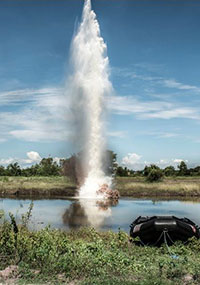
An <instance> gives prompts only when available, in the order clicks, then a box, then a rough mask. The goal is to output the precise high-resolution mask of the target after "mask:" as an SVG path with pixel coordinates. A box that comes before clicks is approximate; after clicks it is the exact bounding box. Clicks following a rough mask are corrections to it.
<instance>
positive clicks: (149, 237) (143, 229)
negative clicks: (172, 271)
mask: <svg viewBox="0 0 200 285" xmlns="http://www.w3.org/2000/svg"><path fill="white" fill-rule="evenodd" d="M130 228H131V229H130V236H131V237H132V238H133V239H135V238H136V237H139V239H140V242H141V244H142V245H157V246H160V245H161V244H162V243H163V242H164V236H166V237H167V243H168V245H172V244H173V243H174V242H175V241H177V240H180V241H182V242H187V241H188V239H189V238H191V237H193V236H195V237H196V238H199V237H200V230H199V227H198V226H197V225H196V224H195V223H194V222H192V221H191V220H189V219H187V218H183V219H180V218H177V217H175V216H153V217H141V216H140V217H138V218H137V219H136V220H135V221H133V223H132V224H131V225H130ZM163 233H165V235H163Z"/></svg>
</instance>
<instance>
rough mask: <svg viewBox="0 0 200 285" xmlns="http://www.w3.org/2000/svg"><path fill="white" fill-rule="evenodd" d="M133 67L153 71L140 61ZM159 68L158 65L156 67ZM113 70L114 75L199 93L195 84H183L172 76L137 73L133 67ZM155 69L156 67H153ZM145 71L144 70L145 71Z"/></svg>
mask: <svg viewBox="0 0 200 285" xmlns="http://www.w3.org/2000/svg"><path fill="white" fill-rule="evenodd" d="M134 67H136V69H138V68H137V67H141V68H142V69H145V70H146V71H148V72H149V71H153V69H152V67H153V66H151V65H149V67H148V64H145V63H142V64H135V65H134ZM158 68H159V67H158ZM113 71H114V73H115V74H116V75H119V76H121V77H127V78H130V79H138V80H142V81H149V82H151V83H153V84H154V85H162V86H164V87H167V88H173V89H177V90H182V91H193V92H197V93H200V87H199V86H195V85H190V84H185V83H182V82H179V81H177V80H176V79H174V78H164V77H162V76H148V75H145V74H144V71H143V72H142V73H143V74H141V72H140V73H139V72H138V70H137V71H136V70H135V68H134V70H130V69H127V68H113ZM154 71H156V69H154ZM145 73H146V72H145Z"/></svg>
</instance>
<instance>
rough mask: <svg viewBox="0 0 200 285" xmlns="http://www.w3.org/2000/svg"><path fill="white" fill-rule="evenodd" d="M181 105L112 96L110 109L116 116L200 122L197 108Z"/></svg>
mask: <svg viewBox="0 0 200 285" xmlns="http://www.w3.org/2000/svg"><path fill="white" fill-rule="evenodd" d="M180 105H182V104H181V103H178V102H177V103H174V102H173V103H172V102H166V101H140V100H138V99H135V98H134V97H132V96H111V97H110V98H109V100H108V106H109V108H110V109H111V110H112V111H113V112H114V113H116V114H120V115H130V114H133V115H135V116H136V117H137V118H138V119H165V120H167V119H175V118H185V119H193V120H200V112H199V109H198V108H195V107H185V106H180Z"/></svg>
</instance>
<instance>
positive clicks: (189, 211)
mask: <svg viewBox="0 0 200 285" xmlns="http://www.w3.org/2000/svg"><path fill="white" fill-rule="evenodd" d="M30 203H31V200H29V199H25V200H23V199H8V198H3V199H0V210H3V211H4V213H5V216H6V218H8V213H9V212H11V213H13V214H14V216H15V217H16V219H17V220H18V222H19V221H20V218H21V215H22V214H23V213H25V212H27V210H28V207H29V205H30ZM33 203H34V206H33V211H32V217H31V220H30V223H29V227H30V228H31V229H34V230H38V229H41V228H44V227H45V226H47V225H50V226H51V227H52V228H59V229H63V230H69V229H70V228H78V227H80V226H88V225H90V226H94V227H96V228H98V229H99V230H103V231H105V230H113V231H118V229H119V228H120V229H122V230H125V231H126V232H128V231H129V225H130V224H131V222H132V221H133V220H134V219H136V218H137V217H138V216H140V215H143V216H152V215H175V216H177V217H180V218H181V217H187V218H189V219H191V220H193V221H194V222H195V223H197V224H199V225H200V203H199V202H195V201H179V200H171V201H163V200H159V201H153V200H151V199H134V198H121V199H120V200H119V202H118V203H113V204H111V205H109V204H108V203H103V202H97V201H93V200H81V201H78V200H75V199H40V200H33Z"/></svg>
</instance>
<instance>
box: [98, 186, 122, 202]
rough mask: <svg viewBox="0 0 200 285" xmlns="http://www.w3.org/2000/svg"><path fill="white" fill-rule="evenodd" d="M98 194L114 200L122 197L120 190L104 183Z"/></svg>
mask: <svg viewBox="0 0 200 285" xmlns="http://www.w3.org/2000/svg"><path fill="white" fill-rule="evenodd" d="M97 195H103V196H104V198H105V199H112V200H118V199H119V197H120V194H119V191H118V190H112V189H110V188H109V186H108V184H103V185H102V186H101V188H100V189H99V190H98V191H97Z"/></svg>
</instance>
